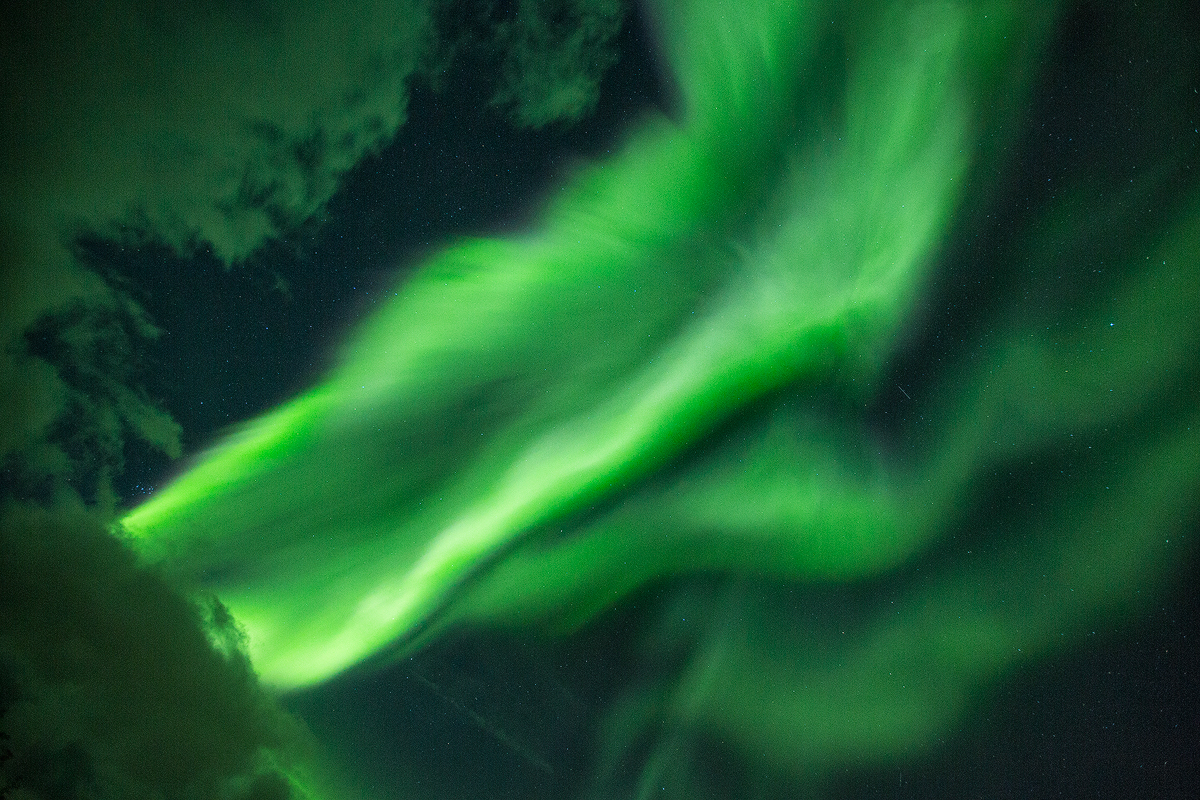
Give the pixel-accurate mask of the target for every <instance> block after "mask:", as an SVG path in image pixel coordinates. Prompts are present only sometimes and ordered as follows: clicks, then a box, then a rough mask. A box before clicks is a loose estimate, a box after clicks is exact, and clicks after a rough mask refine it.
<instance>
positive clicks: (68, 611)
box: [0, 504, 309, 799]
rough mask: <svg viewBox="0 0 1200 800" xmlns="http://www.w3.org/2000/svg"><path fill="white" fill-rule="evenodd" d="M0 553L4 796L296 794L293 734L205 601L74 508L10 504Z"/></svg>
mask: <svg viewBox="0 0 1200 800" xmlns="http://www.w3.org/2000/svg"><path fill="white" fill-rule="evenodd" d="M0 550H2V551H3V552H4V559H3V560H2V561H0V609H3V613H2V615H0V731H3V733H4V734H5V736H6V740H5V742H4V744H5V747H6V748H7V751H8V752H7V754H6V757H5V759H4V760H3V761H2V762H0V790H4V791H7V792H11V794H6V795H5V796H6V797H7V796H11V797H14V798H15V797H96V798H131V799H132V798H142V797H145V798H150V797H163V798H183V797H229V798H253V797H263V798H266V797H288V796H295V797H301V796H303V794H304V793H303V791H302V788H303V783H304V781H303V778H302V774H303V771H302V767H301V757H302V756H304V755H305V754H306V753H307V748H308V747H309V744H308V742H307V734H306V733H305V730H304V728H303V726H302V725H301V724H300V723H299V722H298V721H297V720H295V719H294V718H292V717H290V716H289V715H287V714H286V713H285V712H283V711H282V710H281V709H280V708H279V707H278V706H277V705H276V703H275V701H274V700H272V699H271V698H270V697H269V696H267V695H266V694H265V693H263V692H262V690H261V689H259V687H258V683H257V680H256V679H255V677H254V673H253V671H252V670H251V669H250V666H249V664H248V663H247V662H246V660H245V657H244V655H243V654H242V653H241V652H240V650H238V649H237V648H236V646H230V644H231V643H233V644H236V642H237V639H238V633H237V631H236V629H235V628H233V627H232V625H233V623H232V620H231V619H230V618H229V616H228V614H227V613H225V612H224V611H223V609H222V608H221V607H220V606H219V604H216V603H215V601H213V600H211V599H210V600H207V601H203V602H190V601H187V600H184V599H183V598H182V597H181V596H180V595H179V594H178V593H177V592H176V591H175V590H174V589H173V588H171V587H169V586H168V585H167V584H166V583H165V582H164V581H163V580H162V579H160V578H159V577H157V576H156V575H154V574H153V573H150V572H147V571H145V570H143V569H141V568H139V567H138V566H137V564H136V562H135V559H134V557H133V556H132V554H131V553H130V552H129V551H128V550H127V549H126V548H125V547H123V546H122V545H121V544H120V543H119V542H118V541H117V540H116V539H114V538H113V537H111V536H110V535H109V534H108V533H107V532H106V531H105V530H104V528H103V526H102V524H101V519H100V518H99V517H98V516H97V515H96V514H95V513H94V512H91V511H87V510H85V509H83V508H82V507H79V508H75V509H73V510H67V509H60V510H57V511H46V510H42V509H32V508H29V507H17V506H14V505H12V504H10V505H9V506H8V507H7V508H6V509H5V510H4V512H3V514H2V515H0ZM213 641H217V642H218V643H223V644H224V646H222V647H214V646H213V645H212V642H213ZM293 784H295V790H296V791H295V793H293V788H292V787H293ZM18 787H19V789H20V790H21V791H23V792H25V794H21V793H20V792H18V791H17V790H18ZM271 787H274V790H275V791H276V794H271V793H270V791H268V790H269V789H271Z"/></svg>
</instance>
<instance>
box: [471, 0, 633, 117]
mask: <svg viewBox="0 0 1200 800" xmlns="http://www.w3.org/2000/svg"><path fill="white" fill-rule="evenodd" d="M625 11H626V9H625V7H624V3H622V2H620V0H601V1H600V2H595V0H571V2H548V1H547V0H521V2H520V3H518V5H517V12H516V15H515V18H513V19H511V20H508V21H505V22H504V23H502V24H501V25H500V26H499V27H498V28H497V31H496V42H497V47H498V49H499V50H500V52H501V53H502V54H503V55H502V59H503V66H502V68H501V80H500V85H499V86H498V87H497V89H496V93H495V95H494V96H493V98H492V102H493V103H496V104H497V105H506V106H511V107H512V111H513V115H514V117H515V119H516V120H517V122H518V123H519V124H521V125H523V126H527V127H531V128H540V127H542V126H544V125H547V124H549V123H551V122H556V121H565V122H577V121H578V120H580V119H581V118H583V117H585V116H586V115H587V114H588V113H590V112H591V111H592V110H593V109H594V108H595V107H596V103H597V102H598V101H599V99H600V80H601V78H603V77H604V73H605V71H606V70H607V69H608V68H609V67H610V66H612V65H613V64H614V63H616V60H617V52H616V47H615V41H614V40H615V39H616V35H617V32H618V31H619V30H620V28H621V23H622V21H623V19H624V16H625Z"/></svg>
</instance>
